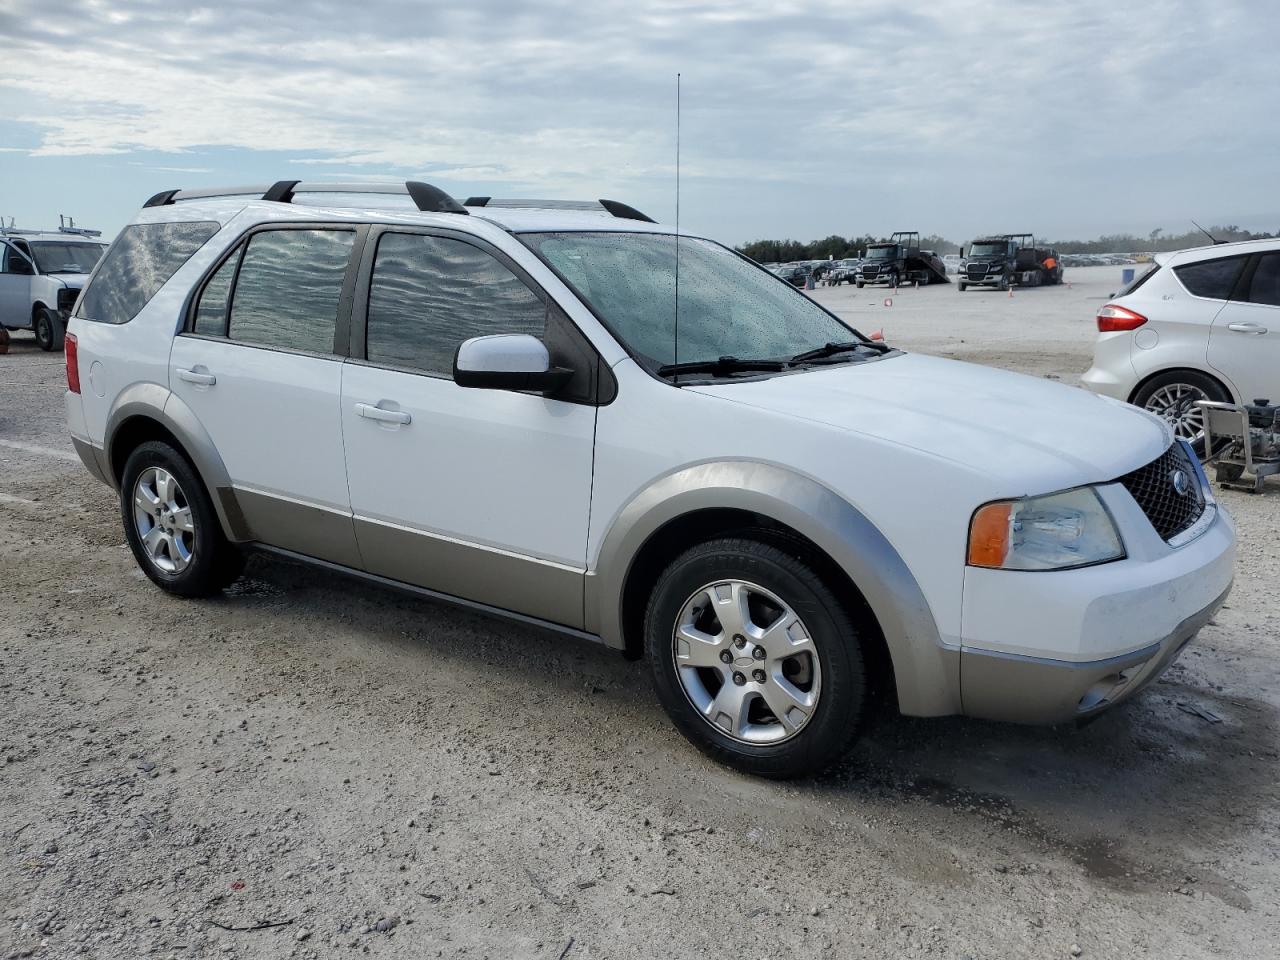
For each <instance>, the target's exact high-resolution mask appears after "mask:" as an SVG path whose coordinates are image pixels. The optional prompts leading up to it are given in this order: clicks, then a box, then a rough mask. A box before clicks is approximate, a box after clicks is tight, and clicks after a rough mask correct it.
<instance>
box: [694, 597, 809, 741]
mask: <svg viewBox="0 0 1280 960" xmlns="http://www.w3.org/2000/svg"><path fill="white" fill-rule="evenodd" d="M671 649H672V656H673V658H674V660H675V666H676V674H677V675H678V676H679V678H680V685H681V687H682V688H683V689H684V693H685V696H686V697H688V698H689V702H690V703H691V704H692V705H693V707H694V709H696V710H697V711H698V712H699V713H700V714H701V715H702V717H703V718H704V719H705V720H706V721H707V723H709V724H711V725H712V726H713V727H715V728H716V729H717V730H719V731H720V732H721V733H723V734H726V735H727V736H730V737H732V738H733V739H734V740H738V741H741V742H742V743H749V744H755V745H766V744H775V743H782V742H783V741H786V740H790V739H791V738H792V737H794V736H796V735H797V734H798V733H800V731H801V730H803V729H804V728H805V726H806V724H808V723H809V721H810V719H812V717H813V714H814V711H815V710H816V709H817V706H818V697H819V695H820V693H821V687H822V664H821V662H820V661H819V658H818V650H817V647H815V646H814V643H813V638H812V637H811V636H810V634H809V631H808V630H807V629H806V627H805V625H804V623H803V622H802V621H801V620H800V618H799V617H798V616H796V614H795V612H794V611H792V609H791V608H790V607H789V606H788V605H787V604H786V603H784V602H783V601H782V600H781V599H779V598H778V597H777V596H776V595H775V594H773V593H770V592H769V591H768V590H765V589H764V588H763V587H759V586H756V585H755V584H753V583H747V582H746V581H743V580H721V581H718V582H716V583H709V584H707V585H706V586H704V587H700V588H699V589H698V590H696V591H694V593H693V594H692V595H691V596H690V597H689V599H688V600H686V601H685V602H684V604H683V605H682V606H681V608H680V615H679V617H678V619H677V621H676V626H675V630H674V633H673V636H672V648H671Z"/></svg>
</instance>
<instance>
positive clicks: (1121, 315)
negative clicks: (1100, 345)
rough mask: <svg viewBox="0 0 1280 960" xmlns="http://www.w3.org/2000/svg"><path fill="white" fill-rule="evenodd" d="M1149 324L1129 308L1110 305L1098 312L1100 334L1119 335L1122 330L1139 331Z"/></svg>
mask: <svg viewBox="0 0 1280 960" xmlns="http://www.w3.org/2000/svg"><path fill="white" fill-rule="evenodd" d="M1146 322H1147V318H1146V317H1144V316H1143V315H1142V314H1140V313H1135V312H1134V311H1132V310H1130V309H1129V308H1128V307H1119V306H1116V305H1115V304H1114V303H1108V304H1107V305H1106V306H1105V307H1103V308H1102V309H1101V310H1099V311H1098V332H1099V333H1118V332H1119V331H1121V330H1137V329H1138V328H1139V327H1140V326H1142V325H1143V324H1144V323H1146Z"/></svg>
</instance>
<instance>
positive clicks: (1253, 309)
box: [1209, 250, 1280, 403]
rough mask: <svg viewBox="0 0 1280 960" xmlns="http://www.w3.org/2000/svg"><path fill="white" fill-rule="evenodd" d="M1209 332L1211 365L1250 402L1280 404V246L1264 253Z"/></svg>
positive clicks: (1242, 280)
mask: <svg viewBox="0 0 1280 960" xmlns="http://www.w3.org/2000/svg"><path fill="white" fill-rule="evenodd" d="M1235 296H1236V297H1237V298H1238V299H1234V300H1231V301H1229V302H1228V303H1227V305H1226V306H1225V307H1223V308H1222V310H1221V311H1220V312H1219V313H1218V315H1217V316H1216V317H1215V318H1214V321H1213V329H1212V331H1211V332H1210V334H1209V365H1210V366H1212V367H1214V368H1215V369H1217V370H1219V371H1220V372H1221V373H1222V374H1223V376H1225V377H1227V378H1228V379H1229V380H1230V381H1231V382H1232V383H1234V384H1235V386H1236V389H1237V390H1238V391H1239V392H1240V398H1241V399H1242V400H1244V402H1245V403H1252V402H1253V401H1254V400H1261V399H1267V400H1270V401H1271V402H1272V403H1280V250H1278V251H1272V252H1270V253H1262V254H1258V255H1257V256H1255V257H1254V258H1253V261H1252V262H1251V263H1250V264H1249V266H1248V267H1246V268H1245V275H1244V276H1243V277H1242V278H1241V282H1240V284H1239V286H1238V288H1237V292H1236V293H1235Z"/></svg>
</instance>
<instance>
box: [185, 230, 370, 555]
mask: <svg viewBox="0 0 1280 960" xmlns="http://www.w3.org/2000/svg"><path fill="white" fill-rule="evenodd" d="M355 237H356V231H355V230H354V229H351V228H349V227H348V228H346V229H336V228H333V229H331V228H323V227H310V226H308V227H303V228H271V229H265V230H259V231H257V232H254V233H252V234H251V235H250V236H249V238H248V239H247V241H244V242H242V243H241V244H239V246H238V247H237V248H236V249H235V250H234V251H233V252H232V254H231V256H230V257H228V258H227V259H226V260H225V261H224V262H223V264H222V265H221V266H220V267H219V268H218V270H217V271H216V272H215V273H214V274H213V275H212V276H211V277H210V278H209V279H208V281H207V282H206V283H205V284H204V287H203V288H202V290H201V292H200V294H199V299H198V301H197V303H196V308H195V310H194V311H193V314H192V317H191V318H190V321H189V322H188V324H187V329H186V331H185V332H184V333H182V334H181V335H179V336H178V337H176V338H175V339H174V343H173V351H172V353H171V354H170V363H169V366H170V370H169V374H170V385H171V389H172V390H173V392H174V393H175V394H176V395H177V396H178V397H179V398H180V399H181V400H182V401H183V402H184V403H185V404H186V405H187V406H188V407H190V408H191V410H192V411H193V412H194V413H195V415H196V417H197V418H198V419H199V420H200V422H201V424H203V426H204V428H205V430H206V431H207V432H208V434H209V436H210V437H211V438H212V440H213V443H214V446H215V447H216V448H217V451H218V453H219V454H220V455H221V457H222V461H223V463H224V464H225V466H226V468H227V473H228V474H229V475H230V477H231V483H232V486H233V488H234V490H235V495H236V501H237V503H238V504H239V507H240V510H241V511H242V513H243V514H244V518H245V521H246V523H247V524H248V526H249V528H250V531H251V532H252V535H253V537H254V539H256V540H260V541H262V542H263V543H267V544H270V545H272V546H277V547H283V548H286V549H289V550H293V551H296V552H298V553H303V554H306V555H308V556H312V557H319V558H321V559H323V560H330V561H333V562H335V563H341V564H345V565H347V566H351V567H358V566H359V555H358V553H357V551H356V544H355V532H354V529H353V527H352V522H351V502H350V499H349V497H348V496H347V476H346V464H345V462H344V459H343V450H342V423H341V418H340V416H339V406H338V405H339V398H340V395H341V386H342V358H341V357H339V356H336V355H335V353H334V350H335V347H334V344H335V338H337V327H338V315H339V307H340V304H341V303H342V301H343V291H344V287H346V285H347V283H348V278H347V271H348V264H349V261H350V259H351V251H352V248H353V246H354V240H355ZM347 289H349V287H347ZM343 337H344V338H345V329H344V331H343Z"/></svg>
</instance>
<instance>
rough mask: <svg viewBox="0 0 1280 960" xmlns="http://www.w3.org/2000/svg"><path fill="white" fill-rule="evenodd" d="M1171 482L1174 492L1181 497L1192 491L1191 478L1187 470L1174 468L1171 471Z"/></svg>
mask: <svg viewBox="0 0 1280 960" xmlns="http://www.w3.org/2000/svg"><path fill="white" fill-rule="evenodd" d="M1169 482H1170V483H1172V484H1173V489H1174V492H1175V493H1177V494H1178V496H1180V497H1185V496H1186V495H1187V494H1188V493H1190V492H1191V478H1190V477H1188V476H1187V471H1185V470H1181V469H1179V470H1173V471H1171V472H1170V473H1169Z"/></svg>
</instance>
